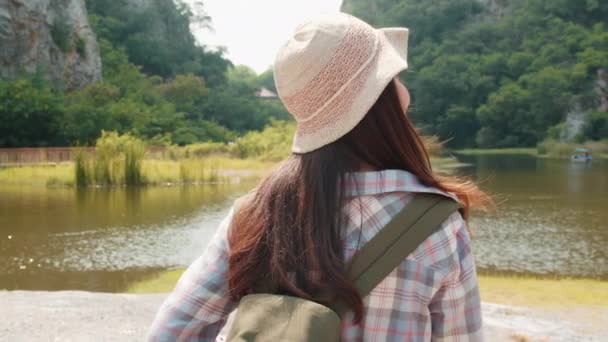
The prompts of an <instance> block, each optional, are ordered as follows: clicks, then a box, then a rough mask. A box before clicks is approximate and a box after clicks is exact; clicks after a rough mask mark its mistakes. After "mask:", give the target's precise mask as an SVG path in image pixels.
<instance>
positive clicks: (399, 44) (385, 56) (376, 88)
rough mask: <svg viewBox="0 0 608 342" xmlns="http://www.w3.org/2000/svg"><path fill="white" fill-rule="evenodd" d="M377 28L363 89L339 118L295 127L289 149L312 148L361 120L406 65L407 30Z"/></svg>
mask: <svg viewBox="0 0 608 342" xmlns="http://www.w3.org/2000/svg"><path fill="white" fill-rule="evenodd" d="M376 31H377V33H378V38H379V42H378V43H379V47H378V51H377V53H378V58H377V59H376V60H375V62H374V65H373V66H372V67H371V69H370V70H369V71H368V72H367V75H366V77H367V78H366V80H365V82H364V85H363V87H362V90H361V91H360V92H359V95H358V96H357V97H356V98H355V99H354V100H353V102H352V105H351V106H350V109H349V111H348V112H347V113H340V115H339V119H338V120H335V121H334V122H332V123H330V124H329V125H325V126H324V127H323V128H321V129H319V130H318V131H316V132H314V133H309V132H306V133H305V132H302V131H300V130H298V129H297V128H296V134H295V137H294V139H293V145H292V152H294V153H300V154H301V153H308V152H312V151H314V150H316V149H319V148H321V147H323V146H325V145H328V144H330V143H332V142H334V141H336V140H338V139H340V138H341V137H343V136H344V135H346V134H347V133H348V132H350V131H351V130H352V129H353V128H355V126H357V124H358V123H359V122H361V120H363V118H364V117H365V115H366V114H367V112H368V111H369V110H370V108H371V107H372V106H373V105H374V103H376V101H377V100H378V98H379V97H380V94H382V92H383V91H384V89H385V88H386V86H387V85H388V84H389V82H390V81H391V80H392V79H394V78H395V76H397V75H398V74H399V73H400V72H401V71H403V70H406V69H407V67H408V63H407V43H408V30H407V29H406V28H382V29H378V30H376Z"/></svg>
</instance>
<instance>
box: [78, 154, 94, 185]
mask: <svg viewBox="0 0 608 342" xmlns="http://www.w3.org/2000/svg"><path fill="white" fill-rule="evenodd" d="M89 168H90V166H89V162H88V156H87V155H86V152H85V151H84V150H82V149H81V150H78V152H76V157H75V159H74V179H75V180H76V186H77V187H80V188H82V187H86V186H88V185H89V184H90V183H91V179H90V173H91V172H90V171H89Z"/></svg>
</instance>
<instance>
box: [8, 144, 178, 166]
mask: <svg viewBox="0 0 608 342" xmlns="http://www.w3.org/2000/svg"><path fill="white" fill-rule="evenodd" d="M82 149H84V150H85V151H86V152H87V154H89V155H93V154H95V147H19V148H0V167H7V166H24V165H45V164H46V165H56V164H61V163H68V162H71V161H74V158H75V157H76V153H77V152H78V151H79V150H82ZM165 151H166V148H165V147H163V146H149V147H148V148H147V150H146V156H147V157H151V158H162V156H163V154H164V153H165Z"/></svg>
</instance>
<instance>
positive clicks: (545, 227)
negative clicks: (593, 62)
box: [0, 155, 608, 291]
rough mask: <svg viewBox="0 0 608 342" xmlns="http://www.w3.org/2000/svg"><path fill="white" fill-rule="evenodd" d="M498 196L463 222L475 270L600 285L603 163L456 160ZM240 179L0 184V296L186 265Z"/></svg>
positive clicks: (605, 232) (123, 280)
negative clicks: (494, 204)
mask: <svg viewBox="0 0 608 342" xmlns="http://www.w3.org/2000/svg"><path fill="white" fill-rule="evenodd" d="M459 158H460V159H461V161H462V162H464V163H468V164H470V166H469V167H465V168H462V169H459V171H458V172H460V173H462V174H466V175H472V176H473V177H474V178H476V179H477V180H478V181H480V182H481V184H482V187H483V188H484V189H486V190H487V191H489V192H491V193H493V194H496V195H497V197H498V198H499V200H500V202H501V204H500V210H499V212H498V213H497V214H493V215H477V216H475V217H474V218H473V220H472V228H473V231H474V242H473V243H474V248H475V254H476V258H477V263H478V265H479V268H480V270H481V271H482V272H488V271H489V272H508V273H513V272H517V273H533V274H560V275H568V276H586V277H599V278H608V248H606V246H608V224H607V222H608V210H607V209H608V205H607V203H608V163H607V162H605V161H600V160H596V161H594V162H593V163H591V164H571V163H570V162H568V161H561V160H545V159H537V158H534V157H531V156H504V155H500V156H475V157H459ZM251 187H253V184H252V183H248V184H238V185H223V186H194V187H149V188H146V187H144V188H131V189H124V188H112V189H85V190H81V191H77V190H74V189H46V188H43V187H2V188H0V289H37V290H61V289H83V290H94V291H124V290H125V289H126V287H127V286H128V285H129V284H130V283H132V282H133V281H137V280H139V279H142V278H146V277H149V276H150V275H152V274H154V273H157V272H159V271H162V270H165V269H169V268H173V267H184V266H186V265H188V264H189V263H190V262H191V261H192V260H193V259H194V258H195V257H196V256H198V255H200V253H201V252H202V251H203V249H204V246H205V245H206V243H207V242H208V241H209V239H210V237H211V236H212V235H213V233H214V231H215V229H216V228H217V225H218V224H219V222H220V221H221V219H222V218H223V217H224V216H225V215H226V211H227V210H228V207H229V206H230V204H231V203H232V201H233V200H234V199H235V198H236V197H237V196H239V195H240V194H242V193H244V192H245V191H247V190H248V189H250V188H251Z"/></svg>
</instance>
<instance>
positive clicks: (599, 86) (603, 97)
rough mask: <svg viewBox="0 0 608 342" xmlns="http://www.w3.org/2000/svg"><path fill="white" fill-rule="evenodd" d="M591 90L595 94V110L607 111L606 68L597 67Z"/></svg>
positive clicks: (607, 82) (607, 84) (607, 85)
mask: <svg viewBox="0 0 608 342" xmlns="http://www.w3.org/2000/svg"><path fill="white" fill-rule="evenodd" d="M593 90H594V91H595V94H596V95H597V111H598V112H608V71H606V69H603V68H599V69H597V80H596V81H595V85H594V87H593Z"/></svg>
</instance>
